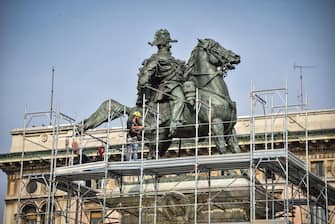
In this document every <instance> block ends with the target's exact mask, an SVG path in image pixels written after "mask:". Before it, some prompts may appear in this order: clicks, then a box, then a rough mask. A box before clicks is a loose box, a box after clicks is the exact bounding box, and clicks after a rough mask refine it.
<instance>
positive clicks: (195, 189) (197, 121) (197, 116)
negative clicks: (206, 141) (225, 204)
mask: <svg viewBox="0 0 335 224" xmlns="http://www.w3.org/2000/svg"><path fill="white" fill-rule="evenodd" d="M199 109H200V108H199V89H198V88H197V89H196V101H195V164H194V174H195V175H194V182H195V187H194V223H195V224H196V223H197V218H198V217H197V210H198V141H199V139H198V137H199Z"/></svg>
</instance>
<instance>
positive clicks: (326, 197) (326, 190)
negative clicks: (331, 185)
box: [325, 169, 330, 223]
mask: <svg viewBox="0 0 335 224" xmlns="http://www.w3.org/2000/svg"><path fill="white" fill-rule="evenodd" d="M325 170H326V169H325ZM325 201H326V209H325V210H326V211H325V212H326V214H325V216H326V223H329V221H330V220H328V179H327V170H326V172H325Z"/></svg>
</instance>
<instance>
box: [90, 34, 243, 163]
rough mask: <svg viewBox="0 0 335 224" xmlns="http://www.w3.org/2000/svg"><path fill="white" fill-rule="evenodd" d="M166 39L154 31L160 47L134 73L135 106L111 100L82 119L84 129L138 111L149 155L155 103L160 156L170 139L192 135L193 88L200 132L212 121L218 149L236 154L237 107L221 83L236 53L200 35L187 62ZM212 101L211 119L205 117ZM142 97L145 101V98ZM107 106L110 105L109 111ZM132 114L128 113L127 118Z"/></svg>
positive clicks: (152, 149)
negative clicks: (175, 55)
mask: <svg viewBox="0 0 335 224" xmlns="http://www.w3.org/2000/svg"><path fill="white" fill-rule="evenodd" d="M174 42H176V40H172V39H171V38H170V34H169V32H168V31H167V30H166V29H161V30H158V31H157V32H156V34H155V38H154V41H153V42H150V43H149V44H150V45H151V46H156V47H157V49H158V51H157V53H156V54H153V55H152V56H151V57H150V58H148V59H146V60H144V62H143V63H142V65H143V66H142V67H141V68H140V72H139V74H138V85H137V90H138V94H137V95H138V98H137V103H136V106H135V107H128V106H124V105H122V104H121V103H119V102H117V101H115V100H112V99H109V100H106V101H105V102H103V103H102V104H101V105H100V107H99V108H98V109H97V111H96V112H94V113H93V114H92V115H91V116H90V117H88V118H87V119H85V120H84V121H83V130H84V131H86V130H88V129H91V128H95V127H97V126H99V125H100V124H102V123H104V122H106V121H108V115H109V114H110V120H113V119H116V118H118V117H120V116H122V115H123V114H124V113H126V114H127V115H131V114H132V113H134V112H135V111H142V110H143V106H144V107H145V109H146V110H145V114H143V121H144V138H145V144H146V145H147V146H148V147H149V155H148V158H149V159H150V158H154V157H155V151H156V134H157V133H156V132H157V119H156V118H157V111H156V108H157V104H159V133H158V134H159V141H158V144H159V145H158V149H159V156H163V155H164V154H165V152H166V151H167V150H168V148H169V146H170V145H171V143H172V139H173V138H192V137H194V136H195V123H196V111H197V110H196V108H195V107H196V105H198V104H196V103H195V101H196V100H197V99H196V90H197V92H198V102H202V103H203V104H206V105H207V107H206V106H201V107H198V109H199V110H198V121H199V123H200V124H203V125H200V128H199V136H206V135H207V136H208V125H209V123H210V124H211V132H212V139H213V140H214V142H215V145H216V148H217V150H218V151H219V152H220V153H222V154H223V153H228V152H232V153H237V152H240V149H239V146H238V142H237V140H236V133H235V128H234V126H235V124H236V119H237V116H236V105H235V102H234V101H232V100H231V98H230V96H229V92H228V88H227V85H226V83H225V81H224V77H225V76H226V74H227V72H228V70H231V69H235V65H237V64H239V63H240V56H239V55H237V54H235V53H234V52H232V51H230V50H226V49H225V48H223V47H222V46H221V45H220V44H219V43H218V42H216V41H214V40H212V39H199V40H198V44H197V46H196V47H195V48H194V49H193V51H192V53H191V56H190V59H189V60H188V62H187V63H185V62H183V61H181V60H178V59H176V58H174V57H173V56H172V53H171V43H174ZM143 96H144V97H143ZM209 99H211V116H210V117H211V118H210V119H211V121H209V116H208V113H209V111H208V105H209ZM143 101H145V102H143ZM109 108H110V109H111V111H110V113H109ZM129 117H131V116H129Z"/></svg>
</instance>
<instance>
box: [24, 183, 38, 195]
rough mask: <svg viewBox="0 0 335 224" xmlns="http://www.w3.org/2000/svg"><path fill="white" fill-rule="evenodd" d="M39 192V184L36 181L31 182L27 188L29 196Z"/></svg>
mask: <svg viewBox="0 0 335 224" xmlns="http://www.w3.org/2000/svg"><path fill="white" fill-rule="evenodd" d="M36 190H37V183H36V181H35V180H30V181H29V182H28V184H27V186H26V191H27V192H28V193H29V194H32V193H35V192H36Z"/></svg>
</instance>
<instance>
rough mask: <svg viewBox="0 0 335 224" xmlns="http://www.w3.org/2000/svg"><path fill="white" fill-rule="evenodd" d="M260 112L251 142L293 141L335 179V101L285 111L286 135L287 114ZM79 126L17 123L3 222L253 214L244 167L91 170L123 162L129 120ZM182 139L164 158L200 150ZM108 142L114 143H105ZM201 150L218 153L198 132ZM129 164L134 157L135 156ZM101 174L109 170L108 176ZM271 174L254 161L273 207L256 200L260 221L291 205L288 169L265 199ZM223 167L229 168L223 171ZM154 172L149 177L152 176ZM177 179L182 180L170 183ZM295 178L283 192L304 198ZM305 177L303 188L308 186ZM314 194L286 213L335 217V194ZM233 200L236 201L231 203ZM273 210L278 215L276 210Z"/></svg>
mask: <svg viewBox="0 0 335 224" xmlns="http://www.w3.org/2000/svg"><path fill="white" fill-rule="evenodd" d="M253 119H254V130H255V134H254V141H253V142H254V145H255V150H256V151H257V150H258V149H259V150H264V149H265V150H276V149H281V148H283V147H284V146H285V144H287V147H288V150H289V151H290V152H291V153H293V154H294V155H295V156H296V157H297V158H298V159H300V160H303V161H307V163H308V168H309V170H310V171H311V173H313V174H315V175H316V176H317V177H319V179H321V180H324V181H325V184H326V185H325V186H333V187H335V110H318V111H308V112H293V113H289V114H288V115H287V134H288V138H287V140H285V138H284V137H283V136H284V134H285V133H284V132H283V128H284V124H283V121H284V115H283V114H277V115H270V116H255V117H254V118H253ZM250 120H251V117H240V118H238V122H237V125H236V131H237V136H238V140H239V145H240V148H241V151H242V153H248V152H249V151H250V145H251V137H250V136H251V134H250V133H251V122H250ZM74 132H75V129H74V127H73V126H71V125H57V126H46V127H42V126H38V127H27V128H19V129H14V130H12V132H11V135H12V146H11V149H10V153H7V154H2V155H0V168H1V169H2V170H3V171H4V172H5V173H6V174H7V193H6V199H5V210H4V220H3V223H8V224H9V223H57V224H61V223H92V224H95V223H138V219H139V218H141V219H142V220H144V221H143V222H142V223H153V217H155V219H154V220H158V221H157V223H170V222H169V221H168V220H173V223H188V222H190V223H194V220H195V218H197V219H198V220H199V221H198V223H207V221H206V220H212V221H213V222H214V221H220V217H221V220H225V221H227V220H228V221H229V220H231V221H234V220H235V221H243V220H244V221H248V220H249V219H250V215H249V212H250V211H249V210H248V209H249V204H248V203H250V201H249V199H247V198H249V197H250V196H251V193H250V194H249V192H250V190H249V178H250V176H249V177H248V175H243V173H242V171H239V170H238V171H237V174H236V175H235V176H234V175H228V174H227V172H225V173H224V172H222V170H221V169H220V168H217V169H216V170H210V171H209V172H207V173H206V172H204V173H201V172H199V177H197V179H196V180H194V174H192V173H190V174H189V175H188V174H186V175H185V176H180V175H170V174H167V175H165V176H164V177H161V176H159V178H160V182H159V183H157V182H156V179H155V181H153V180H152V179H153V177H150V176H149V175H146V176H145V177H144V178H143V179H141V180H140V178H139V174H137V175H126V177H123V176H122V175H121V176H118V175H115V174H111V173H110V171H107V170H106V172H105V173H104V172H89V171H92V170H94V164H96V166H97V168H96V170H98V167H99V166H100V164H103V162H104V161H106V158H107V161H108V162H110V161H115V162H124V161H123V160H124V159H123V158H124V149H125V143H126V142H125V140H126V137H125V133H126V130H125V129H123V128H112V129H96V130H92V131H89V132H88V133H87V134H86V135H85V136H79V135H76V134H75V133H74ZM181 141H182V140H180V139H175V141H174V144H173V145H172V146H171V148H170V149H169V150H168V152H167V154H166V155H165V158H166V159H173V158H176V157H181V158H184V157H192V156H194V155H195V147H194V143H193V142H192V140H189V139H188V140H185V142H182V143H181ZM74 143H78V145H79V146H78V147H79V148H80V151H81V154H79V155H76V154H75V153H74V150H73V148H75V147H76V146H75V144H74ZM106 143H108V150H107V149H106ZM197 150H199V151H198V152H197V153H198V154H199V155H200V156H207V155H211V156H212V157H213V159H214V158H215V156H217V154H218V153H217V151H216V149H215V146H214V145H212V144H211V142H210V141H209V139H207V140H204V141H203V142H200V143H199V149H197ZM107 152H108V154H107ZM138 153H139V156H138V157H139V158H141V150H139V151H138ZM146 154H147V149H146V148H145V147H144V148H143V156H144V158H145V156H146ZM83 155H84V156H87V157H88V159H89V162H88V163H87V165H86V166H88V164H89V166H90V167H91V168H90V169H85V173H83V176H86V177H81V179H80V180H77V179H76V178H75V172H76V170H75V169H77V168H76V167H77V164H78V163H79V164H80V162H79V160H80V159H82V158H83ZM241 155H242V154H241ZM243 155H244V154H243ZM306 156H307V157H306ZM82 161H83V160H82ZM171 161H173V160H171ZM137 162H138V161H137ZM138 163H140V162H138ZM124 164H129V162H125V163H124ZM134 164H135V163H134ZM84 166H85V164H82V167H84ZM101 166H102V165H101ZM78 167H79V166H78ZM62 168H63V170H62ZM233 168H234V167H233ZM233 168H232V169H233ZM71 169H73V170H74V171H73V173H72V174H73V176H72V177H69V174H71ZM55 170H57V172H58V171H59V172H60V173H61V172H69V173H68V174H67V178H73V181H71V182H70V181H68V180H69V179H66V180H65V181H63V182H61V180H60V179H57V178H59V177H60V176H61V175H58V174H59V173H57V172H56V171H55ZM87 170H88V171H87ZM233 170H236V169H233ZM292 172H294V171H292ZM209 173H210V174H209ZM228 173H229V172H228ZM90 175H91V176H90ZM104 175H106V176H105V177H108V178H106V179H105V178H104ZM271 175H275V174H272V173H269V172H267V169H266V168H262V169H259V170H257V171H256V177H257V181H259V186H260V187H259V188H257V187H256V192H260V193H259V196H257V194H256V196H255V197H256V198H257V197H260V198H259V201H258V202H256V204H257V203H258V204H259V205H260V207H262V206H263V207H265V208H267V209H266V211H267V212H263V210H262V211H258V210H259V209H258V210H257V209H256V212H255V213H256V219H257V222H258V223H262V220H263V221H264V220H269V219H270V220H272V221H278V223H279V222H280V221H282V220H284V218H283V217H279V216H280V210H281V206H284V209H285V205H282V203H284V202H283V201H281V200H279V199H280V198H283V195H284V194H285V192H284V191H285V190H284V185H285V184H284V181H283V179H284V178H283V177H278V179H274V178H272V180H277V182H278V183H276V186H275V187H274V188H273V189H272V192H271V194H268V193H267V192H266V193H265V196H264V195H263V196H264V199H263V198H261V197H263V196H261V195H262V190H263V189H264V188H265V186H266V188H267V187H268V186H270V184H269V183H267V182H268V181H270V180H271V178H270V177H269V176H271ZM220 176H222V178H219V177H220ZM155 178H157V177H155ZM209 178H212V179H211V187H213V188H212V190H210V191H205V190H206V189H207V188H208V185H209V184H207V183H208V180H209ZM150 180H152V181H151V182H150ZM195 181H196V183H197V191H196V194H197V197H198V194H199V197H198V198H195V193H194V191H193V190H192V189H191V188H187V184H189V185H190V186H193V185H194V184H195ZM229 181H231V182H229ZM140 182H141V187H143V189H142V190H143V192H146V193H147V195H145V193H138V192H142V191H140V190H138V191H135V190H134V189H135V188H139V186H140V185H139V184H140ZM142 182H143V183H142ZM226 182H227V183H226ZM228 182H229V183H228ZM237 182H239V183H240V185H236V188H235V189H234V188H230V189H229V190H226V192H229V194H228V193H226V194H224V193H222V192H223V191H222V189H223V188H225V189H228V188H229V187H228V185H229V184H230V185H231V184H232V186H235V185H234V184H236V183H237ZM177 183H178V184H177ZM257 183H258V182H257ZM265 183H266V185H265ZM142 184H143V185H142ZM215 184H217V185H215ZM176 185H178V187H175V188H171V186H176ZM293 185H294V184H292V188H291V185H288V187H287V186H286V188H288V191H287V192H286V197H288V196H289V197H290V198H291V199H292V201H293V198H295V199H294V200H296V201H298V199H297V198H298V196H297V194H298V193H299V195H300V193H301V198H302V199H306V198H307V196H306V193H304V189H303V187H301V186H300V185H299V186H298V187H297V186H295V187H294V186H293ZM215 186H216V187H215ZM157 187H158V188H159V189H160V190H161V194H160V195H157V194H155V193H154V192H157V191H156V190H155V191H154V190H150V189H151V188H152V189H154V188H157ZM237 187H238V189H239V190H238V192H240V194H244V193H245V194H246V195H245V197H242V196H241V195H239V196H234V194H235V193H236V191H237V190H236V189H237ZM243 187H245V189H244V188H243ZM299 187H301V189H302V190H301V192H300V190H299V189H300V188H299ZM78 188H79V189H78ZM121 188H122V189H121ZM220 188H222V189H220ZM260 189H261V190H260ZM259 190H260V191H259ZM305 190H306V189H305ZM322 190H323V191H322V192H321V195H322V194H327V193H329V192H328V190H327V191H324V189H322ZM202 191H204V192H205V193H202ZM136 192H137V193H136ZM162 192H163V193H162ZM218 192H221V193H218ZM234 192H235V193H234ZM297 192H298V193H297ZM210 193H211V194H217V195H219V194H221V195H220V196H218V197H217V198H215V197H213V201H212V202H209V200H208V198H209V196H208V195H210ZM330 193H331V192H330ZM268 195H269V196H268ZM271 195H272V196H273V198H272V199H273V200H272V202H273V203H272V206H273V209H272V210H271V209H269V208H270V207H271V199H270V197H271ZM274 195H275V196H276V198H279V199H278V200H277V201H276V200H274ZM154 197H156V198H157V197H158V198H160V199H161V200H160V202H161V203H162V204H160V207H159V206H156V204H157V203H158V202H156V199H155V207H153V206H152V203H153V200H154ZM225 197H231V198H234V200H235V201H224V200H226V199H223V198H225ZM312 197H314V196H311V198H312ZM326 197H329V195H328V196H327V195H326ZM219 198H222V199H220V200H222V201H216V202H215V200H219ZM314 199H315V200H314V201H315V202H312V199H311V203H310V205H309V210H307V209H306V200H305V203H301V205H299V206H298V203H296V204H294V205H295V206H293V207H292V208H291V207H290V206H289V207H287V208H286V209H287V213H289V214H290V217H289V218H288V220H290V221H292V222H294V223H307V222H308V220H310V222H311V223H326V221H325V220H328V221H329V222H333V223H335V218H334V213H333V208H334V205H333V204H332V201H331V200H325V203H327V212H326V211H325V209H324V208H323V207H322V206H320V205H318V202H317V201H318V200H319V198H317V197H316V198H314ZM140 200H141V201H140ZM142 200H143V201H142ZM194 200H196V201H197V202H199V205H194V203H193V202H194ZM158 201H159V200H158ZM301 201H303V200H301ZM308 202H309V200H308ZM215 203H217V204H216V207H215V206H213V207H211V208H208V210H207V211H205V210H200V207H201V206H202V207H206V208H207V207H208V205H214V204H215ZM234 203H236V204H238V206H232V205H233V204H234ZM158 204H159V203H158ZM227 204H229V206H228V205H227ZM243 204H244V205H243ZM174 206H176V207H174ZM195 206H197V207H196V208H197V209H198V210H199V211H198V212H195V214H194V212H192V211H194V207H195ZM106 207H107V208H106ZM116 208H117V209H116ZM174 208H178V209H174ZM139 209H143V214H150V215H143V217H139V215H138V214H139V213H138V211H139ZM146 211H147V213H146ZM264 211H265V209H264ZM308 211H309V213H310V214H308ZM140 214H142V213H140ZM156 216H157V217H156ZM196 216H198V217H196ZM325 216H327V218H326V217H325ZM102 217H104V218H102ZM222 217H223V218H222ZM274 217H276V218H275V219H273V218H274ZM277 217H279V218H277ZM282 223H284V222H282Z"/></svg>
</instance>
